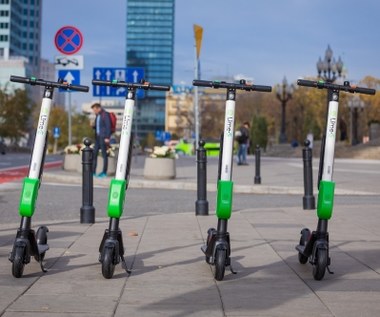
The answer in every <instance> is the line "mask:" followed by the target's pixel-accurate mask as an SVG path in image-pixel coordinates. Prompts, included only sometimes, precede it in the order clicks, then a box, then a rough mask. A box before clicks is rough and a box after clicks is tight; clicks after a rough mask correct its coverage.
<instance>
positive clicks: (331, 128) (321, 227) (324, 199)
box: [296, 79, 376, 281]
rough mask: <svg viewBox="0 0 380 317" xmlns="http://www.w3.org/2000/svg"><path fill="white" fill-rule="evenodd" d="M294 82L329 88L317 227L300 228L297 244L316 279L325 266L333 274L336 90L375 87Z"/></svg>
mask: <svg viewBox="0 0 380 317" xmlns="http://www.w3.org/2000/svg"><path fill="white" fill-rule="evenodd" d="M297 84H298V85H299V86H306V87H313V88H318V89H328V91H329V94H328V95H329V103H328V110H327V124H326V134H325V142H323V143H322V146H321V162H320V166H319V180H318V181H319V184H318V188H319V192H318V204H317V216H318V225H317V230H316V231H313V232H310V230H309V229H308V228H304V229H302V231H301V238H300V242H299V245H297V246H296V250H297V251H298V260H299V262H300V263H301V264H305V263H306V262H307V260H309V263H310V264H311V265H312V266H313V277H314V279H315V280H317V281H319V280H322V279H323V277H324V276H325V271H326V269H327V271H328V272H329V273H330V274H332V272H331V271H330V269H329V265H330V264H331V259H330V256H329V233H328V231H327V225H328V221H329V219H330V218H331V216H332V212H333V203H334V189H335V182H333V181H332V176H333V165H334V150H335V138H336V131H337V122H338V106H339V92H340V91H343V92H349V93H360V94H367V95H374V94H375V93H376V90H375V89H369V88H361V87H356V86H351V85H350V83H349V82H348V81H345V82H344V85H337V84H332V83H326V82H324V81H310V80H302V79H299V80H298V81H297Z"/></svg>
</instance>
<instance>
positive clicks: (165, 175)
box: [144, 157, 176, 179]
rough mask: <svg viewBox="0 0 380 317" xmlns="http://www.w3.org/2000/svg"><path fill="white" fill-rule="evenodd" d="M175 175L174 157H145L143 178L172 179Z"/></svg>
mask: <svg viewBox="0 0 380 317" xmlns="http://www.w3.org/2000/svg"><path fill="white" fill-rule="evenodd" d="M175 177H176V165H175V159H171V158H153V157H147V158H145V165H144V178H147V179H173V178H175Z"/></svg>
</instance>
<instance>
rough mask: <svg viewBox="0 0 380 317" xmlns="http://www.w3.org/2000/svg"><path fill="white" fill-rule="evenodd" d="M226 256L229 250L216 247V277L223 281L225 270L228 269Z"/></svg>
mask: <svg viewBox="0 0 380 317" xmlns="http://www.w3.org/2000/svg"><path fill="white" fill-rule="evenodd" d="M226 257H227V251H226V250H224V249H220V248H219V249H216V252H215V274H214V276H215V279H216V280H217V281H221V280H223V278H224V272H225V269H226Z"/></svg>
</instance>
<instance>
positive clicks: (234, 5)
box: [42, 0, 380, 105]
mask: <svg viewBox="0 0 380 317" xmlns="http://www.w3.org/2000/svg"><path fill="white" fill-rule="evenodd" d="M379 16H380V1H378V0H362V1H354V0H318V1H309V0H265V1H259V0H177V1H176V19H175V48H174V83H177V84H179V83H181V82H185V83H186V84H191V81H192V79H193V76H194V54H195V53H194V35H193V24H199V25H201V26H202V27H203V28H204V32H203V42H202V49H201V55H200V60H201V69H202V74H201V76H202V79H215V78H218V77H219V78H220V77H221V76H226V75H229V76H232V75H237V74H243V75H244V76H246V77H249V78H253V79H254V83H255V84H262V85H275V84H277V83H279V82H281V81H282V79H283V77H284V76H286V77H287V79H288V81H290V82H294V81H296V80H297V78H300V77H304V76H315V75H316V74H317V71H316V62H317V60H318V58H319V57H320V56H321V57H322V58H323V56H324V53H325V50H326V48H327V45H328V44H329V45H330V46H331V48H332V49H333V52H334V57H336V58H338V57H339V56H341V58H342V60H343V62H344V65H345V69H346V71H347V79H348V80H351V81H354V82H357V81H359V80H360V79H362V78H363V77H364V76H366V75H371V76H374V77H377V78H380V18H379ZM125 17H126V0H108V1H104V0H65V1H64V2H57V1H53V0H45V1H44V2H43V20H42V56H43V57H44V58H47V59H49V60H51V61H53V59H54V56H56V55H60V53H59V52H58V51H57V49H56V48H55V45H54V36H55V33H56V32H57V31H58V30H59V29H60V28H61V27H62V26H65V25H72V26H75V27H77V28H78V29H79V30H81V32H82V34H83V37H84V44H83V47H82V49H81V50H80V52H79V53H78V54H81V55H84V63H85V69H84V70H83V71H81V83H82V84H85V85H91V79H92V69H93V68H94V67H123V66H125V50H126V43H125V34H126V21H125ZM90 91H91V90H90ZM79 95H81V96H79ZM93 99H94V98H93V97H92V96H91V93H89V94H76V95H75V96H74V97H73V101H74V104H75V103H76V104H78V105H79V104H80V103H81V102H85V101H91V100H93Z"/></svg>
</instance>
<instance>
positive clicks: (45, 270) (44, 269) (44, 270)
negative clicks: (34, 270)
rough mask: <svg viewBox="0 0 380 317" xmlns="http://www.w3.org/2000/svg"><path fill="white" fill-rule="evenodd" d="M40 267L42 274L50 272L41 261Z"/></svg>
mask: <svg viewBox="0 0 380 317" xmlns="http://www.w3.org/2000/svg"><path fill="white" fill-rule="evenodd" d="M40 267H41V270H42V272H44V273H46V272H47V271H48V269H47V268H45V267H44V265H43V263H42V261H40Z"/></svg>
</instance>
